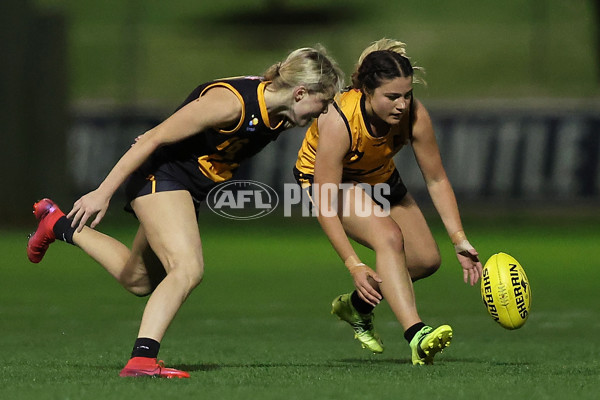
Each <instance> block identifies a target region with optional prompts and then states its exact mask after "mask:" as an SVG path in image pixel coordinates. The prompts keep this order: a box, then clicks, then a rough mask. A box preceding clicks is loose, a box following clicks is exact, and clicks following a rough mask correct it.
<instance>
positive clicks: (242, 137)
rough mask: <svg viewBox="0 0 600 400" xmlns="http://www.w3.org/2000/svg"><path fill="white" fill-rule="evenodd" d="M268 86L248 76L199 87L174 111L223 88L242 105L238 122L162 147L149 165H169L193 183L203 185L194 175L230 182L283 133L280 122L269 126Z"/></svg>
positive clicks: (282, 125)
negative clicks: (249, 161)
mask: <svg viewBox="0 0 600 400" xmlns="http://www.w3.org/2000/svg"><path fill="white" fill-rule="evenodd" d="M267 83H268V82H266V81H264V80H263V79H262V78H261V77H253V76H248V77H239V78H227V79H220V80H216V81H213V82H208V83H205V84H203V85H200V86H198V87H197V88H196V89H194V91H192V93H190V95H189V96H188V98H187V99H186V100H185V101H184V102H183V103H182V104H181V105H180V106H179V107H178V108H177V110H179V109H180V108H182V107H183V106H185V105H186V104H188V103H190V102H192V101H194V100H196V99H198V98H199V97H200V96H203V95H204V94H205V93H206V92H207V91H209V90H210V89H211V88H214V87H225V88H227V89H229V90H231V91H232V92H233V93H234V94H235V95H236V96H237V97H238V99H239V100H240V102H241V103H242V115H241V117H240V120H239V121H238V123H237V124H236V125H235V126H231V127H228V128H226V129H206V130H204V131H202V132H198V134H196V135H194V136H191V137H189V138H187V139H184V140H182V141H180V142H177V143H173V144H170V145H167V146H164V147H161V148H159V149H158V150H157V151H156V152H155V153H154V154H153V156H152V159H153V162H152V164H154V165H155V166H157V163H158V164H161V165H163V166H165V165H164V164H169V167H175V168H176V169H178V170H184V171H185V173H186V174H187V175H188V176H189V178H191V180H192V181H197V180H202V181H205V179H194V176H197V174H202V175H204V176H205V177H207V178H209V179H210V180H212V181H214V182H223V181H226V180H228V179H231V177H232V175H233V173H234V171H235V170H236V169H237V168H238V167H239V164H240V162H241V161H243V160H245V159H247V158H250V157H252V156H253V155H255V154H256V153H258V152H259V151H260V150H262V149H263V148H264V147H265V146H266V145H267V144H269V143H270V142H271V141H273V140H275V139H277V137H278V136H279V134H280V133H281V131H283V129H284V123H283V121H282V122H281V123H279V124H278V125H277V126H276V127H274V128H271V126H270V122H269V115H268V113H267V107H266V105H265V98H264V91H265V87H266V85H267ZM197 178H202V177H199V176H197Z"/></svg>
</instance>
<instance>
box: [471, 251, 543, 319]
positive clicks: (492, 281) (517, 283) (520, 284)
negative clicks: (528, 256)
mask: <svg viewBox="0 0 600 400" xmlns="http://www.w3.org/2000/svg"><path fill="white" fill-rule="evenodd" d="M481 298H482V299H483V304H485V307H486V308H487V310H488V313H490V315H491V316H492V318H493V319H494V321H496V322H498V323H499V324H500V325H502V326H503V327H504V328H506V329H518V328H520V327H522V326H523V324H525V322H526V321H527V318H528V317H529V313H530V311H531V287H530V286H529V280H528V279H527V275H525V270H524V269H523V267H522V266H521V264H519V262H518V261H517V260H515V259H514V258H513V257H511V256H510V255H508V254H505V253H498V254H494V255H493V256H491V257H490V259H489V260H488V261H487V262H486V263H485V266H484V267H483V277H482V279H481Z"/></svg>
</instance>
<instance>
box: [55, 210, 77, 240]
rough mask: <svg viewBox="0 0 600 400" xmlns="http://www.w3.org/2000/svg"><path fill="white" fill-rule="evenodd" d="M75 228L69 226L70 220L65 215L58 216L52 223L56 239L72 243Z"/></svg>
mask: <svg viewBox="0 0 600 400" xmlns="http://www.w3.org/2000/svg"><path fill="white" fill-rule="evenodd" d="M75 229H76V228H72V227H71V220H70V219H67V217H66V216H63V217H60V218H59V219H58V221H56V223H55V224H54V228H52V230H53V231H54V236H56V238H57V239H59V240H62V241H63V242H67V243H71V244H74V243H73V234H74V233H75Z"/></svg>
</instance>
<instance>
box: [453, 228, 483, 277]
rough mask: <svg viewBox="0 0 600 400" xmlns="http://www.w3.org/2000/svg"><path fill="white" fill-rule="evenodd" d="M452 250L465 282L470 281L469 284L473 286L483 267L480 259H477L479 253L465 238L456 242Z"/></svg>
mask: <svg viewBox="0 0 600 400" xmlns="http://www.w3.org/2000/svg"><path fill="white" fill-rule="evenodd" d="M454 250H455V251H456V257H457V258H458V261H459V262H460V265H461V266H462V268H463V278H464V281H465V283H471V286H473V285H474V284H476V283H477V281H478V280H479V278H480V277H481V273H482V272H481V271H482V269H483V267H482V265H481V261H479V253H478V252H477V250H475V248H474V247H473V246H472V245H471V243H469V241H468V240H467V239H464V240H461V241H460V242H459V243H458V244H456V245H454Z"/></svg>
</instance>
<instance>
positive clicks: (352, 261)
mask: <svg viewBox="0 0 600 400" xmlns="http://www.w3.org/2000/svg"><path fill="white" fill-rule="evenodd" d="M344 264H345V265H346V268H352V267H360V266H363V265H365V263H362V262H360V260H359V259H358V257H356V256H350V257H348V258H346V261H344Z"/></svg>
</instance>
